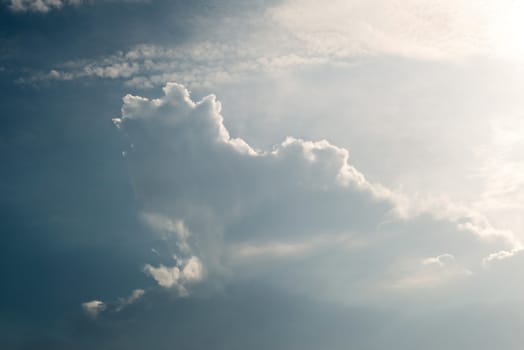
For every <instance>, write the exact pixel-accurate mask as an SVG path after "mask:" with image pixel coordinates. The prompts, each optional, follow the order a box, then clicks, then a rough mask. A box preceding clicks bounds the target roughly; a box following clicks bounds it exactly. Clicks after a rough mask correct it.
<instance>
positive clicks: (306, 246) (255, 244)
mask: <svg viewBox="0 0 524 350" xmlns="http://www.w3.org/2000/svg"><path fill="white" fill-rule="evenodd" d="M163 91H164V96H162V97H160V98H156V99H148V98H144V97H139V96H133V95H127V96H126V97H124V100H123V101H124V103H123V106H122V116H121V117H120V118H117V119H115V120H114V122H115V125H117V127H118V128H119V129H120V130H121V131H122V132H123V133H124V135H125V136H126V138H127V139H128V142H129V148H128V149H127V150H126V152H125V158H126V160H127V162H128V164H129V170H130V175H131V178H132V182H133V186H134V188H135V191H136V195H137V198H138V200H139V201H140V203H141V205H142V212H143V214H142V216H143V218H144V220H145V222H146V223H148V225H149V226H150V227H152V228H153V229H154V230H157V231H161V232H164V235H167V236H168V237H171V238H170V239H173V240H174V241H175V242H176V243H177V244H175V250H176V253H181V254H182V255H183V257H182V258H178V257H175V261H176V263H175V264H174V266H166V265H159V266H157V267H155V266H152V265H149V264H148V265H146V267H145V269H144V271H145V272H146V273H147V274H149V275H150V276H151V277H153V278H154V279H155V280H156V281H157V283H158V284H159V285H160V286H162V287H166V288H173V289H175V290H178V291H179V292H181V293H182V294H184V293H187V288H186V286H187V285H190V284H193V283H197V282H201V281H202V280H203V271H204V270H205V271H206V275H207V276H210V277H212V278H215V277H216V276H219V275H224V271H229V272H228V273H226V274H225V275H227V276H231V275H233V276H242V275H244V276H253V274H255V275H256V274H263V275H264V276H266V278H267V280H268V283H277V284H284V285H286V288H299V289H301V290H310V291H311V293H313V294H317V295H318V294H319V293H320V294H322V295H334V294H337V295H336V297H343V298H347V297H348V295H349V294H351V295H350V297H358V296H362V295H364V294H365V293H367V292H369V291H370V290H374V291H375V292H377V291H378V290H382V291H384V289H383V288H384V286H386V287H385V288H386V289H387V288H390V287H395V286H397V287H398V286H399V285H402V286H403V287H410V288H413V287H414V286H419V285H421V284H427V285H430V286H431V285H435V281H437V280H438V281H439V282H445V281H448V280H450V278H451V277H453V278H460V276H467V275H470V273H469V272H471V271H473V270H475V269H477V270H478V269H479V268H480V269H481V268H482V259H484V258H485V257H487V256H489V254H493V253H494V252H498V251H511V250H512V249H515V247H516V244H517V240H516V239H515V238H514V236H513V235H512V234H511V233H508V232H506V231H503V230H502V231H501V230H497V229H496V228H494V227H492V226H491V225H490V223H489V221H488V220H487V219H485V218H484V217H482V216H481V215H480V214H478V213H475V212H474V211H472V210H470V209H467V210H466V209H465V208H458V207H456V206H453V205H445V204H442V203H441V204H440V205H435V204H432V205H429V204H425V205H420V203H417V202H412V201H411V200H410V199H409V198H408V197H405V196H402V195H400V194H398V193H395V192H393V191H390V190H388V189H387V188H385V187H384V186H381V185H380V184H376V183H371V182H369V181H368V180H367V179H366V177H365V176H364V175H363V174H362V173H361V172H359V171H358V170H357V169H356V168H355V167H353V166H352V165H351V164H350V163H349V152H348V150H347V149H344V148H341V147H337V146H335V145H333V144H331V143H329V142H328V141H325V140H321V141H306V140H302V139H297V138H293V137H289V138H287V139H286V140H284V141H283V142H282V143H280V144H278V145H275V146H274V147H273V148H272V149H270V150H265V151H264V150H256V149H254V148H253V147H251V146H250V145H249V144H248V143H247V142H246V141H244V140H243V139H241V138H239V137H233V136H231V135H230V133H229V131H228V130H227V128H226V127H225V125H224V120H223V117H222V115H221V113H220V112H221V105H220V103H219V102H218V101H217V99H216V97H215V96H213V95H210V96H207V97H204V98H203V99H202V100H200V101H196V102H195V101H193V100H192V99H191V97H190V94H189V92H188V90H187V89H185V88H184V87H183V86H182V85H179V84H176V83H169V84H167V85H166V86H165V87H164V89H163ZM415 208H417V209H415ZM439 251H446V252H449V253H447V254H444V255H436V254H438V252H439ZM428 256H433V257H434V258H427V257H428ZM275 257H278V258H279V259H275ZM451 257H453V258H451ZM289 259H291V260H289ZM297 260H298V261H300V264H299V265H297V264H296V263H295V262H296V261H297ZM421 261H425V263H422V264H421ZM452 261H454V262H455V263H451V262H452ZM432 265H433V266H434V267H435V268H436V267H438V268H437V269H435V268H434V267H432ZM437 265H438V266H437ZM289 275H292V276H293V278H294V281H295V282H294V283H290V279H289ZM285 276H287V277H285ZM399 281H401V282H399ZM358 288H360V289H361V290H360V292H361V294H359V292H357V289H358ZM362 288H363V289H362ZM408 289H409V288H408ZM349 291H352V293H349Z"/></svg>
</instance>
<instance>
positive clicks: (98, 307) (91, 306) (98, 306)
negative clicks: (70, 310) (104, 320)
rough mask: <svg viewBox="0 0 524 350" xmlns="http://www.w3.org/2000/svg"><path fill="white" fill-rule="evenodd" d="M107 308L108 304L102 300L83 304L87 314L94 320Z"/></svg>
mask: <svg viewBox="0 0 524 350" xmlns="http://www.w3.org/2000/svg"><path fill="white" fill-rule="evenodd" d="M106 307H107V306H106V304H105V303H104V302H102V301H100V300H92V301H88V302H85V303H83V304H82V308H83V309H84V311H85V313H86V314H87V315H88V316H89V317H92V318H96V317H97V316H98V314H100V313H101V312H102V311H104V310H105V309H106Z"/></svg>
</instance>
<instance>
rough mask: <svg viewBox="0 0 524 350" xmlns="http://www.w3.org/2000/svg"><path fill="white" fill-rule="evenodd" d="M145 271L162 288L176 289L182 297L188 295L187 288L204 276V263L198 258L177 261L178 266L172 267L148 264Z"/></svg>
mask: <svg viewBox="0 0 524 350" xmlns="http://www.w3.org/2000/svg"><path fill="white" fill-rule="evenodd" d="M144 271H145V272H146V273H147V274H148V275H150V276H151V277H153V278H154V279H155V281H157V283H158V284H159V285H160V286H162V287H164V288H174V289H176V290H177V291H178V292H179V293H180V294H181V295H182V296H185V295H187V294H188V290H187V286H188V285H189V284H191V283H195V282H198V281H200V280H201V279H202V278H203V274H204V271H203V267H202V263H201V262H200V260H199V259H198V258H197V257H196V256H192V257H190V258H189V259H187V260H185V261H177V265H176V266H172V267H168V266H164V265H160V266H158V267H154V266H151V265H149V264H147V265H146V266H145V267H144Z"/></svg>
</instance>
